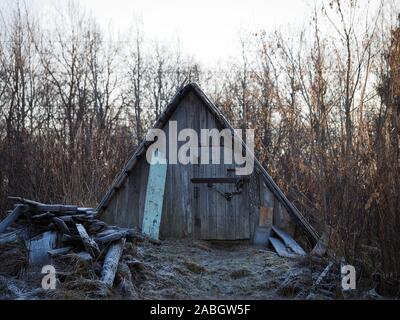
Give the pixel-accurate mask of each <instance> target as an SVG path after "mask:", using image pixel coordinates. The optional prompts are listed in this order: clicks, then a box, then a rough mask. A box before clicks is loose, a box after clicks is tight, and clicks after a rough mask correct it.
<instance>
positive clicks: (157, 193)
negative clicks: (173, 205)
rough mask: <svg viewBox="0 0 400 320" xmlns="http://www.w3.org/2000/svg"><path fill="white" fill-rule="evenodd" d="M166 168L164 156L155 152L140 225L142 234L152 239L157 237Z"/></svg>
mask: <svg viewBox="0 0 400 320" xmlns="http://www.w3.org/2000/svg"><path fill="white" fill-rule="evenodd" d="M167 167H168V165H167V163H166V159H165V155H162V154H161V152H160V151H158V150H155V151H154V152H153V154H152V164H151V165H150V171H149V178H148V183H147V191H146V203H145V207H144V214H143V225H142V231H143V233H144V234H146V235H148V236H149V237H151V238H152V239H158V237H159V232H160V222H161V215H162V208H163V201H164V190H165V181H166V174H167Z"/></svg>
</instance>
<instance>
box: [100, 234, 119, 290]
mask: <svg viewBox="0 0 400 320" xmlns="http://www.w3.org/2000/svg"><path fill="white" fill-rule="evenodd" d="M124 246H125V239H121V240H119V241H117V242H115V243H112V244H111V245H110V247H109V249H108V251H107V254H106V256H105V258H104V264H103V270H102V272H101V282H103V283H104V284H105V285H107V286H108V287H110V288H111V287H112V286H113V283H114V279H115V273H116V272H117V268H118V264H119V260H120V259H121V256H122V252H123V251H124Z"/></svg>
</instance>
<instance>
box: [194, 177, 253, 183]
mask: <svg viewBox="0 0 400 320" xmlns="http://www.w3.org/2000/svg"><path fill="white" fill-rule="evenodd" d="M241 180H245V181H248V180H249V178H239V177H204V178H192V179H191V180H190V181H191V182H192V183H195V184H200V183H238V182H239V181H241Z"/></svg>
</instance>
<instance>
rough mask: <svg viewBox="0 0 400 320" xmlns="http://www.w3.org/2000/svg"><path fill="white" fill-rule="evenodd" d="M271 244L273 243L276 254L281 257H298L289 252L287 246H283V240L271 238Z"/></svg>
mask: <svg viewBox="0 0 400 320" xmlns="http://www.w3.org/2000/svg"><path fill="white" fill-rule="evenodd" d="M269 242H270V243H271V245H272V247H273V248H274V249H275V251H276V253H277V254H278V255H279V256H280V257H284V258H294V257H296V255H295V254H293V253H291V252H289V251H288V249H287V248H286V246H285V245H284V244H283V242H282V241H281V240H279V239H277V238H274V237H269Z"/></svg>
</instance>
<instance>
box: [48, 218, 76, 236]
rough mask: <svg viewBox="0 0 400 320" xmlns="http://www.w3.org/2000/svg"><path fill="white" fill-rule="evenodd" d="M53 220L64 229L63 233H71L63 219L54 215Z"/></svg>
mask: <svg viewBox="0 0 400 320" xmlns="http://www.w3.org/2000/svg"><path fill="white" fill-rule="evenodd" d="M52 221H53V222H54V224H55V225H56V226H57V227H58V228H59V229H60V230H61V231H62V233H64V234H68V235H70V234H71V231H70V230H69V228H68V227H67V225H66V223H65V222H64V221H63V220H62V219H59V218H57V217H54V218H52Z"/></svg>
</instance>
